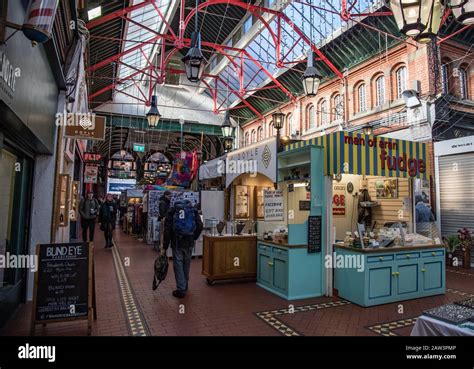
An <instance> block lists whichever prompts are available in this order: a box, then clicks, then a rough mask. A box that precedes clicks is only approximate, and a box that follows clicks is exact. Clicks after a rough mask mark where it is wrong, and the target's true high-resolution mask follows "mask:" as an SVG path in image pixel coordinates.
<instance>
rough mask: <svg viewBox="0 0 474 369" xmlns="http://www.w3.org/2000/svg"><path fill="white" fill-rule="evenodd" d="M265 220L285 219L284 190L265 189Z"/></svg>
mask: <svg viewBox="0 0 474 369" xmlns="http://www.w3.org/2000/svg"><path fill="white" fill-rule="evenodd" d="M263 199H264V202H263V203H264V209H265V217H264V219H265V221H266V222H272V221H281V220H284V213H283V212H284V207H283V190H276V191H269V190H265V191H263Z"/></svg>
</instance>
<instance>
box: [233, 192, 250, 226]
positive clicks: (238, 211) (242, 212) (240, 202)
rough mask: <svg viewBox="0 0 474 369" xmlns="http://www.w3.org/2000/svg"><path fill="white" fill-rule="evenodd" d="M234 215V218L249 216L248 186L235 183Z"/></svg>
mask: <svg viewBox="0 0 474 369" xmlns="http://www.w3.org/2000/svg"><path fill="white" fill-rule="evenodd" d="M234 188H235V203H234V216H235V218H236V219H247V218H249V216H250V214H249V201H250V199H249V187H248V186H242V185H236V186H235V187H234Z"/></svg>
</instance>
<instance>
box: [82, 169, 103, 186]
mask: <svg viewBox="0 0 474 369" xmlns="http://www.w3.org/2000/svg"><path fill="white" fill-rule="evenodd" d="M98 177H99V168H98V167H97V166H95V165H86V167H85V169H84V183H97V178H98Z"/></svg>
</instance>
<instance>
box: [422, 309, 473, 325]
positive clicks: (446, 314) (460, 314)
mask: <svg viewBox="0 0 474 369" xmlns="http://www.w3.org/2000/svg"><path fill="white" fill-rule="evenodd" d="M423 315H426V316H429V317H431V318H434V319H438V320H441V321H443V322H446V323H450V324H455V325H458V324H462V323H465V322H468V321H469V320H470V319H471V318H472V317H473V316H474V309H471V308H468V307H464V306H461V305H456V304H448V305H443V306H438V307H436V308H434V309H430V310H426V311H424V312H423Z"/></svg>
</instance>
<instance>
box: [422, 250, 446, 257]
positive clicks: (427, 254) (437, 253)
mask: <svg viewBox="0 0 474 369" xmlns="http://www.w3.org/2000/svg"><path fill="white" fill-rule="evenodd" d="M440 256H444V250H434V251H423V257H424V258H435V257H440Z"/></svg>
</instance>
